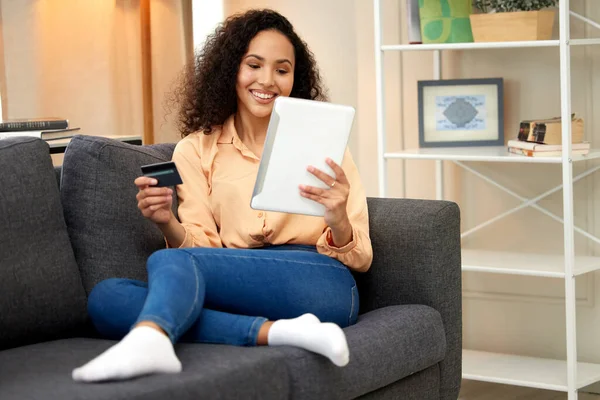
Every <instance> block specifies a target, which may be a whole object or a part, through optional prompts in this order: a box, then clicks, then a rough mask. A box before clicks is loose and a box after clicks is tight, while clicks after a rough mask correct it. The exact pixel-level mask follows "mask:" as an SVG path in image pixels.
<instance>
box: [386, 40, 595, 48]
mask: <svg viewBox="0 0 600 400" xmlns="http://www.w3.org/2000/svg"><path fill="white" fill-rule="evenodd" d="M569 44H570V45H572V46H587V45H597V44H600V39H597V38H587V39H571V40H570V41H569ZM559 46H560V41H558V40H529V41H521V42H470V43H433V44H386V45H382V46H381V50H382V51H431V50H484V49H518V48H531V47H559Z"/></svg>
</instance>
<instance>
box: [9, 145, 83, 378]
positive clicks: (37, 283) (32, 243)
mask: <svg viewBox="0 0 600 400" xmlns="http://www.w3.org/2000/svg"><path fill="white" fill-rule="evenodd" d="M85 318H86V297H85V291H84V290H83V286H82V283H81V277H80V275H79V270H78V268H77V264H76V262H75V257H74V255H73V250H72V248H71V243H70V241H69V234H68V232H67V227H66V225H65V220H64V216H63V208H62V206H61V202H60V194H59V191H58V186H57V185H56V178H55V173H54V167H53V166H52V160H51V158H50V152H49V148H48V144H47V143H45V142H44V141H42V140H40V139H36V138H32V137H16V138H10V139H2V140H0V349H2V348H8V347H15V346H19V345H23V344H28V343H34V342H37V341H43V340H54V339H57V338H60V337H64V336H63V335H65V334H66V332H68V331H72V330H73V329H74V328H78V327H80V326H82V325H83V323H84V321H85ZM1 374H2V372H0V375H1Z"/></svg>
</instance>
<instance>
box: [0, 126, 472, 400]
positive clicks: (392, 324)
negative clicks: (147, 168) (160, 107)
mask: <svg viewBox="0 0 600 400" xmlns="http://www.w3.org/2000/svg"><path fill="white" fill-rule="evenodd" d="M173 148H174V145H173V144H163V145H152V146H134V145H129V144H124V143H120V142H117V141H113V140H110V139H105V138H97V137H89V136H77V137H75V138H74V139H73V140H72V141H71V143H70V144H69V146H68V148H67V150H66V153H65V156H64V161H63V165H62V169H55V168H54V167H53V166H52V162H51V159H50V156H49V151H48V146H47V144H46V143H45V142H43V141H41V140H39V139H34V138H15V139H4V140H0V399H2V400H38V399H40V400H41V399H44V400H49V399H56V400H70V399H86V400H87V399H89V400H92V399H93V400H95V399H107V400H108V399H110V400H117V399H157V400H158V399H160V400H162V399H181V400H185V399H194V400H199V399H211V400H218V399H245V400H247V399H310V400H316V399H363V400H367V399H403V400H410V399H414V400H428V399H436V400H437V399H444V400H455V399H457V397H458V392H459V387H460V379H461V328H462V325H461V273H460V236H459V219H460V217H459V209H458V207H457V206H456V204H454V203H451V202H444V201H432V200H410V199H379V198H369V199H368V202H369V209H370V221H371V235H372V241H373V246H374V262H373V266H372V268H371V270H370V271H369V272H368V273H365V274H357V275H356V279H357V281H358V284H359V293H360V299H361V304H360V305H361V315H360V318H359V321H358V323H357V324H356V325H354V326H351V327H349V328H347V329H346V333H347V338H348V344H349V346H350V352H351V361H350V364H349V365H348V366H346V367H345V368H338V367H335V366H333V365H332V364H331V363H330V362H329V361H327V360H326V359H325V358H323V357H321V356H318V355H315V354H313V353H310V352H307V351H304V350H300V349H296V348H288V347H253V348H252V347H232V346H223V345H206V344H178V345H177V346H176V351H177V354H178V355H179V357H180V359H181V361H182V364H183V368H184V369H183V372H182V373H181V374H177V375H154V376H146V377H141V378H138V379H134V380H131V381H126V382H111V383H99V384H81V383H75V382H73V381H72V380H71V370H72V369H73V368H74V367H77V366H79V365H81V364H83V363H84V362H86V361H88V360H89V359H91V358H92V357H94V356H96V355H97V354H99V353H100V352H102V351H103V350H105V349H106V348H108V347H109V346H111V345H112V344H113V343H114V342H111V341H109V340H104V339H102V338H99V337H97V335H96V334H95V332H94V331H93V329H92V328H91V326H90V323H89V321H88V319H87V316H86V296H87V294H88V293H89V292H90V290H91V289H92V288H93V286H94V285H95V284H96V283H97V282H99V281H101V280H102V279H106V278H109V277H128V278H133V279H145V278H146V271H145V261H146V259H147V257H148V256H149V255H150V254H151V253H152V252H154V251H156V250H158V249H160V248H162V247H164V241H163V239H162V237H161V234H160V232H159V231H158V229H157V228H156V227H155V226H154V225H153V224H152V223H150V222H149V221H147V220H145V219H144V218H143V217H142V216H141V215H140V213H139V212H138V210H137V207H136V200H135V194H136V188H135V186H134V185H133V180H134V179H135V177H136V176H138V174H139V167H140V166H141V165H143V164H147V163H153V162H159V161H166V160H169V159H170V157H171V153H172V151H173Z"/></svg>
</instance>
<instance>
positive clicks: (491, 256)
mask: <svg viewBox="0 0 600 400" xmlns="http://www.w3.org/2000/svg"><path fill="white" fill-rule="evenodd" d="M598 269H600V257H591V256H575V271H574V275H576V276H577V275H582V274H585V273H588V272H592V271H596V270H598ZM462 270H463V271H475V272H487V273H495V274H506V275H527V276H541V277H547V278H564V277H565V272H564V257H563V256H562V255H551V254H536V253H514V252H503V251H487V250H473V249H462Z"/></svg>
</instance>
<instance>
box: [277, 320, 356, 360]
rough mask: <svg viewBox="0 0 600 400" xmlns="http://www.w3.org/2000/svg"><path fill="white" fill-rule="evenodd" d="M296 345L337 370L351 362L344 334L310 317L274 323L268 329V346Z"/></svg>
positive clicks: (339, 329)
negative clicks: (318, 355)
mask: <svg viewBox="0 0 600 400" xmlns="http://www.w3.org/2000/svg"><path fill="white" fill-rule="evenodd" d="M286 345H287V346H296V347H300V348H303V349H306V350H309V351H312V352H314V353H318V354H321V355H323V356H325V357H327V358H329V359H330V360H331V362H332V363H334V364H335V365H337V366H338V367H343V366H345V365H347V364H348V362H349V360H350V351H349V350H348V343H347V342H346V335H345V334H344V331H343V330H342V329H341V328H340V327H339V326H338V325H336V324H332V323H329V322H323V323H321V322H320V321H319V319H318V318H317V317H316V316H314V315H312V314H304V315H303V316H301V317H298V318H295V319H282V320H279V321H275V322H274V323H273V325H272V326H271V329H270V330H269V346H286Z"/></svg>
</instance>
